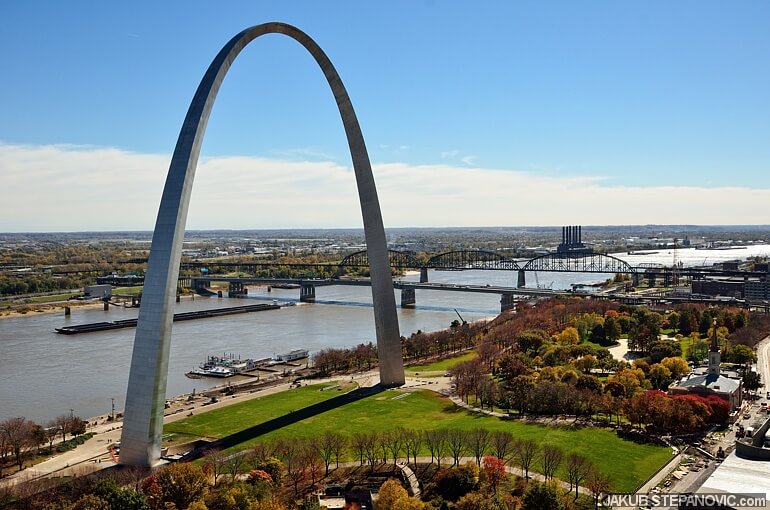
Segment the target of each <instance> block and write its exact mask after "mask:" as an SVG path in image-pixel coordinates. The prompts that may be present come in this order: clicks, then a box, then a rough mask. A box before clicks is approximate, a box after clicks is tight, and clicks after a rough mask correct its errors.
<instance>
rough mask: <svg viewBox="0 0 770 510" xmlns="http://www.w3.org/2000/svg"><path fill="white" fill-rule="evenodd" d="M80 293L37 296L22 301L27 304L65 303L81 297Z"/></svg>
mask: <svg viewBox="0 0 770 510" xmlns="http://www.w3.org/2000/svg"><path fill="white" fill-rule="evenodd" d="M82 295H83V293H82V292H68V293H66V294H54V295H50V296H37V297H32V298H26V299H24V303H27V304H40V303H52V302H56V301H67V300H68V299H69V298H73V297H78V296H82Z"/></svg>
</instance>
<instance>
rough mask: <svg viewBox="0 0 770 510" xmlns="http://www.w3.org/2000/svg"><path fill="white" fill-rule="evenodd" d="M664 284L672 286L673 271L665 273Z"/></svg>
mask: <svg viewBox="0 0 770 510" xmlns="http://www.w3.org/2000/svg"><path fill="white" fill-rule="evenodd" d="M663 286H664V287H671V273H669V272H668V271H666V272H665V273H663Z"/></svg>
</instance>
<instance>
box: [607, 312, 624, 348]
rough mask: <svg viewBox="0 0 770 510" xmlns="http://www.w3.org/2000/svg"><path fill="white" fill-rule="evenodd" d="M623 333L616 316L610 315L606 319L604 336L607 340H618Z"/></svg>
mask: <svg viewBox="0 0 770 510" xmlns="http://www.w3.org/2000/svg"><path fill="white" fill-rule="evenodd" d="M622 334H623V332H622V331H621V328H620V322H619V321H618V319H617V318H616V317H614V316H612V315H610V316H608V317H606V318H605V319H604V337H605V338H606V339H607V340H612V341H613V342H617V341H618V339H619V338H620V335H622Z"/></svg>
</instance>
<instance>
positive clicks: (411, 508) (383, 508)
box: [375, 478, 425, 510]
mask: <svg viewBox="0 0 770 510" xmlns="http://www.w3.org/2000/svg"><path fill="white" fill-rule="evenodd" d="M424 506H425V505H424V504H423V503H422V502H421V501H420V500H419V499H417V498H412V497H410V496H409V493H408V492H406V489H404V488H403V487H402V486H401V484H400V483H399V482H398V481H397V480H394V479H393V478H391V479H389V480H388V481H386V482H385V483H383V484H382V486H381V487H380V490H379V495H378V496H377V503H376V504H375V507H376V510H420V509H422V508H424Z"/></svg>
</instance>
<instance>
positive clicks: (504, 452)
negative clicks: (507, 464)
mask: <svg viewBox="0 0 770 510" xmlns="http://www.w3.org/2000/svg"><path fill="white" fill-rule="evenodd" d="M514 442H515V440H514V438H513V434H511V433H510V432H508V431H506V430H496V431H494V432H492V437H491V443H492V451H493V452H494V454H495V456H496V457H497V458H498V459H503V460H505V459H507V458H508V455H509V454H510V453H511V452H512V451H513V445H514Z"/></svg>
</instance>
